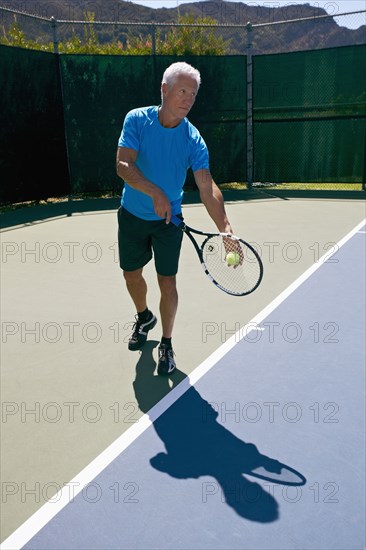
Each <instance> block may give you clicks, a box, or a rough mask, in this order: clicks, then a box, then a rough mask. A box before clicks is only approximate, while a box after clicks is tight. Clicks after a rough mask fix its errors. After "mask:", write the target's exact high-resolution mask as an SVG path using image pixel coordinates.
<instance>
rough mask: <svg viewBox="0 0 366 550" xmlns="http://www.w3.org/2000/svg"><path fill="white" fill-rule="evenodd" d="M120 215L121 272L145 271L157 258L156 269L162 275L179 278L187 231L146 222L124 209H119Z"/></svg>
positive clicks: (156, 222)
mask: <svg viewBox="0 0 366 550" xmlns="http://www.w3.org/2000/svg"><path fill="white" fill-rule="evenodd" d="M117 215H118V250H119V265H120V266H121V269H123V270H124V271H135V270H136V269H141V268H142V267H144V265H146V264H147V263H148V262H149V261H150V260H151V258H152V257H153V255H154V260H155V268H156V272H157V273H158V274H159V275H164V276H166V277H169V276H173V275H176V273H177V272H178V262H179V255H180V249H181V245H182V238H183V231H182V230H181V229H179V228H178V227H176V226H175V225H173V224H172V223H169V224H168V225H167V224H166V223H165V221H164V220H157V221H147V220H142V219H141V218H137V217H136V216H134V215H133V214H131V213H130V212H128V210H126V209H125V208H123V207H120V208H119V209H118V212H117ZM179 217H180V218H181V217H182V216H179Z"/></svg>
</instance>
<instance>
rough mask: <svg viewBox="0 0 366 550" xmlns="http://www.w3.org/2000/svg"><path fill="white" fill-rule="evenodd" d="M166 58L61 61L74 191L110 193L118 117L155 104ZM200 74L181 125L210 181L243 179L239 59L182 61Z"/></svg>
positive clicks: (242, 73)
mask: <svg viewBox="0 0 366 550" xmlns="http://www.w3.org/2000/svg"><path fill="white" fill-rule="evenodd" d="M182 60H183V59H182V58H181V57H179V58H177V57H170V56H156V57H155V58H154V57H152V56H91V55H90V56H89V55H86V56H84V55H77V56H75V55H62V56H61V60H60V61H61V68H62V87H63V98H64V113H65V124H66V133H67V146H68V154H69V162H70V177H71V185H72V189H73V192H74V193H78V192H83V191H91V190H103V189H106V190H107V189H108V190H110V189H113V188H114V189H118V188H119V186H121V182H120V181H119V179H118V178H117V176H116V175H115V157H116V150H117V142H118V138H119V135H120V133H121V129H122V125H123V120H124V117H125V115H126V113H127V112H128V111H129V110H131V109H133V108H136V107H143V106H146V105H154V104H155V105H158V104H159V103H160V83H161V79H162V76H163V72H164V70H165V69H166V67H168V66H169V65H170V64H171V63H173V62H175V61H182ZM184 60H185V61H187V62H189V63H191V64H192V65H194V66H195V67H197V69H198V70H199V71H200V72H201V76H202V87H201V90H200V93H199V94H198V98H197V101H196V104H195V105H194V107H193V109H192V111H191V113H190V115H189V119H190V121H191V122H192V123H193V124H195V125H196V126H197V127H198V129H199V130H200V132H201V134H202V136H203V138H204V139H205V141H206V142H207V145H208V146H209V151H210V160H211V170H212V173H213V175H214V178H215V180H216V181H217V182H218V183H220V182H223V181H233V180H238V179H243V177H244V176H245V146H246V145H245V144H246V139H245V117H246V81H245V72H246V59H245V57H242V56H232V57H231V56H229V57H201V56H197V57H194V58H192V57H190V58H184Z"/></svg>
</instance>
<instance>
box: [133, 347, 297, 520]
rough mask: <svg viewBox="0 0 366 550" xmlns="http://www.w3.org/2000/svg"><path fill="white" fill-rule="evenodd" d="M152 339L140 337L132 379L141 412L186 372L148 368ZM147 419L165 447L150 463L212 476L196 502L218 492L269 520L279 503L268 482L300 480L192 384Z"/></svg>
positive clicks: (249, 515)
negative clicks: (221, 417)
mask: <svg viewBox="0 0 366 550" xmlns="http://www.w3.org/2000/svg"><path fill="white" fill-rule="evenodd" d="M157 345H158V342H156V341H148V342H146V344H145V346H144V348H143V351H142V352H141V355H140V358H139V361H138V363H137V365H136V378H135V381H134V383H133V387H134V391H135V396H136V399H137V403H138V405H139V408H140V409H141V411H142V412H144V413H147V414H149V411H150V410H151V409H152V407H154V405H155V404H156V403H158V401H160V399H162V398H163V397H164V396H165V395H167V394H168V393H169V392H170V391H171V390H172V389H173V388H174V387H176V386H177V385H178V384H179V383H180V382H182V381H183V380H184V379H185V378H186V375H185V374H184V373H183V372H181V371H179V370H178V369H176V370H175V372H174V373H173V374H172V375H171V376H170V377H162V376H158V375H156V374H154V371H155V369H156V362H155V360H154V358H153V350H154V348H155V347H156V346H157ZM153 425H154V428H155V430H156V432H157V434H158V435H159V437H160V438H161V440H162V441H163V442H164V444H165V448H166V451H167V452H166V453H158V454H157V455H156V456H154V457H153V458H151V459H150V464H151V465H152V466H153V468H155V469H156V470H159V471H160V472H164V473H166V474H169V475H170V476H172V477H174V478H177V479H189V478H194V479H198V478H199V477H201V476H210V477H212V478H214V480H215V481H209V482H208V481H203V482H202V490H201V497H202V502H208V501H209V500H210V499H212V498H219V499H220V498H221V501H222V502H225V503H226V504H228V505H229V506H230V507H231V508H233V510H235V512H236V513H237V514H239V516H241V517H243V518H246V519H249V520H252V521H258V522H263V523H267V522H271V521H275V520H276V519H278V517H279V509H278V503H277V501H276V499H275V498H274V496H273V495H274V490H271V486H270V485H271V483H273V484H275V483H279V484H282V485H304V484H305V483H306V479H305V477H304V476H303V475H302V474H300V473H299V472H297V471H296V470H294V469H293V468H291V467H289V466H286V465H285V464H282V463H280V462H278V461H277V460H275V459H273V458H269V457H268V456H265V455H262V454H261V453H260V452H259V451H258V449H257V447H256V446H255V445H254V444H253V443H246V442H245V441H242V440H241V439H239V438H238V437H236V436H235V435H234V434H233V433H231V432H230V431H229V430H228V429H227V428H225V427H224V426H223V425H222V424H220V423H219V422H218V412H217V411H216V410H215V409H214V408H213V407H212V405H211V404H210V403H208V402H207V401H206V400H204V399H203V398H202V397H201V395H200V394H199V393H198V391H197V390H196V389H195V388H194V387H193V386H190V388H189V389H188V390H187V391H186V392H185V393H184V394H183V395H182V396H181V397H180V398H179V399H178V400H177V401H175V402H174V403H173V405H171V406H170V407H169V408H168V409H167V410H166V412H165V413H163V414H162V415H160V416H158V418H157V419H156V420H155V421H154V422H153ZM245 474H246V475H250V476H254V477H257V478H260V479H264V480H268V481H269V482H270V484H269V485H268V484H265V487H266V486H268V489H269V490H268V491H266V490H264V489H263V488H262V486H261V485H260V484H259V483H257V482H253V481H249V480H248V479H246V477H245V476H244V475H245ZM272 489H273V487H272ZM271 493H272V494H271Z"/></svg>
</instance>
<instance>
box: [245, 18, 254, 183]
mask: <svg viewBox="0 0 366 550" xmlns="http://www.w3.org/2000/svg"><path fill="white" fill-rule="evenodd" d="M245 28H246V30H247V185H248V189H249V190H251V189H253V158H254V148H253V57H252V45H253V43H252V37H253V34H252V33H253V26H252V24H251V23H247V25H246V27H245Z"/></svg>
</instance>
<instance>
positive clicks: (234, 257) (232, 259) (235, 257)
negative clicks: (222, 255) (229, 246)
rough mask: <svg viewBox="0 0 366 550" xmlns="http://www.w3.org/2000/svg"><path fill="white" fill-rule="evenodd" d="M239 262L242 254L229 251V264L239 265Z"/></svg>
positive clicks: (227, 256)
mask: <svg viewBox="0 0 366 550" xmlns="http://www.w3.org/2000/svg"><path fill="white" fill-rule="evenodd" d="M239 262H240V256H239V254H238V253H237V252H229V254H227V255H226V263H227V265H238V263H239Z"/></svg>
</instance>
